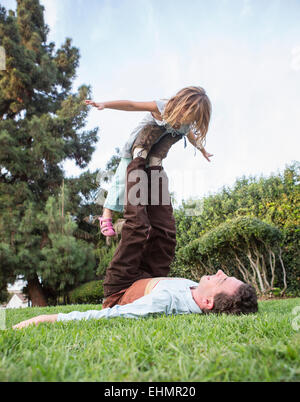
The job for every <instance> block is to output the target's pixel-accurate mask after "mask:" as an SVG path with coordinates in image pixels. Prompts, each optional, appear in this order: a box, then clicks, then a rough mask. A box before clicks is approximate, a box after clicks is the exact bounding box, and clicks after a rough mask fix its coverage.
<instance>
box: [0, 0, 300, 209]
mask: <svg viewBox="0 0 300 402" xmlns="http://www.w3.org/2000/svg"><path fill="white" fill-rule="evenodd" d="M0 2H1V4H2V5H4V6H5V7H6V8H11V9H15V7H16V2H15V0H0ZM41 3H42V4H43V5H44V6H45V20H46V23H47V24H48V25H49V27H50V30H51V31H50V34H49V37H48V40H49V41H54V42H55V43H56V46H57V47H59V46H60V45H61V44H62V43H63V42H64V40H65V38H66V37H70V38H72V39H73V45H74V46H76V47H78V48H79V50H80V54H81V59H80V67H79V68H78V72H77V78H76V80H75V81H74V86H73V90H74V91H76V90H77V88H78V87H79V86H80V85H82V84H89V85H91V86H92V90H93V98H94V99H95V100H96V101H106V100H116V99H130V100H136V101H150V100H155V99H159V98H165V97H170V96H172V95H173V94H174V93H176V92H177V91H178V90H179V89H181V88H183V87H185V86H187V85H198V86H202V87H204V88H205V89H206V91H207V93H208V95H209V97H210V99H211V102H212V105H213V114H212V120H211V125H210V129H209V132H208V135H207V147H206V148H207V150H208V151H209V152H211V153H213V154H214V156H213V158H212V161H211V162H210V163H209V162H207V161H206V160H205V159H204V158H203V157H202V155H201V154H200V153H199V152H198V151H197V154H196V156H194V149H193V147H192V145H190V144H189V143H188V146H187V148H186V149H184V143H183V141H179V142H178V143H177V144H176V145H175V146H174V147H173V148H172V150H171V151H170V153H169V155H168V158H167V159H166V161H165V162H164V167H165V169H166V171H167V173H168V175H169V178H170V190H171V191H174V192H175V194H176V197H177V201H178V202H180V201H181V200H182V199H188V198H189V197H202V196H204V195H207V194H209V193H214V192H216V191H218V189H220V188H221V187H222V186H223V185H228V186H230V185H232V184H233V183H234V181H235V179H236V178H237V177H241V176H243V175H246V176H249V175H261V174H263V175H265V176H266V175H269V174H270V173H272V172H274V173H276V172H278V171H282V170H283V169H284V167H285V165H286V164H289V163H291V162H292V161H294V160H299V149H300V140H299V133H300V24H299V21H300V1H299V0H209V1H208V0H164V1H160V0H88V1H83V0H42V1H41ZM143 116H144V113H143V112H123V111H114V110H104V111H97V110H96V109H95V110H91V112H90V114H89V118H88V124H87V128H93V127H99V142H98V144H97V149H96V151H95V153H94V155H93V159H92V161H91V163H90V164H89V167H88V169H90V171H94V170H95V169H97V168H99V167H100V168H103V167H104V166H105V164H106V162H107V161H108V160H109V158H110V157H111V155H112V154H113V153H114V150H115V148H116V147H122V146H123V145H124V143H125V141H126V139H127V138H128V136H129V135H130V132H131V131H132V130H133V129H134V128H135V126H136V125H137V124H138V122H139V121H140V120H141V119H142V118H143ZM65 170H66V173H67V175H68V176H76V175H78V174H79V173H80V170H79V169H77V168H76V167H75V166H74V164H73V163H70V162H67V163H66V164H65Z"/></svg>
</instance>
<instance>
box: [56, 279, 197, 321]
mask: <svg viewBox="0 0 300 402" xmlns="http://www.w3.org/2000/svg"><path fill="white" fill-rule="evenodd" d="M195 286H198V283H197V282H194V281H191V280H189V279H184V278H170V279H163V280H160V281H159V282H158V284H157V285H156V286H155V287H154V289H153V290H152V292H151V293H150V294H148V295H146V296H143V297H141V298H139V299H137V300H135V301H134V302H133V303H129V304H125V305H124V306H120V305H116V306H114V307H112V308H105V309H102V310H89V311H85V312H79V311H73V312H71V313H68V314H62V313H59V314H58V317H57V321H70V320H83V319H85V320H90V319H93V318H94V319H100V318H115V317H125V318H136V319H137V318H140V317H146V316H148V315H151V314H165V315H172V314H174V315H176V314H201V313H202V311H201V309H200V307H199V306H198V305H197V304H196V302H195V300H194V299H193V296H192V292H191V287H195Z"/></svg>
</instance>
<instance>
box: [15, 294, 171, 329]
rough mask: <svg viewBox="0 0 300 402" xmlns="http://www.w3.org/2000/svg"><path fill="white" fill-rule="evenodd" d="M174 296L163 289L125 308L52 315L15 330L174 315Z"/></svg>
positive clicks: (36, 318) (116, 307)
mask: <svg viewBox="0 0 300 402" xmlns="http://www.w3.org/2000/svg"><path fill="white" fill-rule="evenodd" d="M171 301H172V295H171V294H170V293H169V291H168V290H166V289H163V290H161V291H160V292H154V293H150V294H149V295H146V296H143V297H141V298H140V299H137V300H135V301H134V302H133V303H130V304H125V305H124V306H119V305H116V306H114V307H112V308H105V309H102V310H89V311H85V312H79V311H72V312H71V313H68V314H61V313H59V314H51V315H42V316H38V317H34V318H31V319H30V320H26V321H22V322H20V323H19V324H17V325H15V326H14V327H13V328H14V329H20V328H24V327H27V326H29V325H32V324H35V325H37V324H40V323H42V322H56V321H72V320H90V319H100V318H116V317H125V318H136V319H137V318H140V317H146V316H148V315H149V314H155V313H157V314H167V315H168V314H172V312H173V311H172V310H171V305H172V303H171Z"/></svg>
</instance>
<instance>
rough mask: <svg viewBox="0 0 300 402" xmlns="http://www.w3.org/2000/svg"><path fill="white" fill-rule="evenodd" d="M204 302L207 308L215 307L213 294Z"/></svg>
mask: <svg viewBox="0 0 300 402" xmlns="http://www.w3.org/2000/svg"><path fill="white" fill-rule="evenodd" d="M203 302H204V304H205V309H207V310H211V309H212V308H213V307H214V298H213V297H212V296H210V297H206V298H205V299H204V300H203Z"/></svg>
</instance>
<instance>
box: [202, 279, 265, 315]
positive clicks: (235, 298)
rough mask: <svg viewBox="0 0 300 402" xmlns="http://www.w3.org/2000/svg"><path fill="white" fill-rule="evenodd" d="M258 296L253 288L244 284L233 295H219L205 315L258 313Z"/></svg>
mask: <svg viewBox="0 0 300 402" xmlns="http://www.w3.org/2000/svg"><path fill="white" fill-rule="evenodd" d="M257 311H258V303H257V295H256V292H255V289H254V287H253V286H251V285H249V284H247V283H243V284H242V285H240V286H239V288H238V290H237V291H236V292H235V293H234V294H233V295H228V294H226V293H218V294H217V295H216V296H215V298H214V306H213V308H212V309H211V310H205V311H203V312H204V313H226V314H249V313H257Z"/></svg>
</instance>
